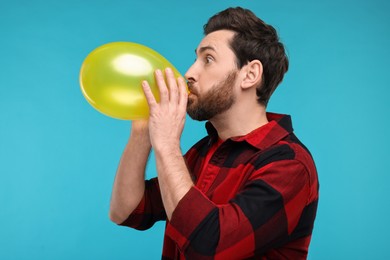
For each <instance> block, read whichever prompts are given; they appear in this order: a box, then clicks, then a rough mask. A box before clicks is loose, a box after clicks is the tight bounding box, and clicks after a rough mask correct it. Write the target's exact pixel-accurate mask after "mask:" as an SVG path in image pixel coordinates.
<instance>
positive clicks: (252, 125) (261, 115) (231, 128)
mask: <svg viewBox="0 0 390 260" xmlns="http://www.w3.org/2000/svg"><path fill="white" fill-rule="evenodd" d="M210 122H211V123H212V125H213V126H214V127H215V129H216V130H217V132H218V136H219V138H221V139H222V140H226V139H228V138H231V137H235V136H243V135H246V134H248V133H250V132H252V131H253V130H255V129H257V128H259V127H261V126H263V125H265V124H267V123H268V119H267V115H266V111H265V107H264V106H260V105H259V106H256V107H255V109H251V110H247V109H246V108H242V109H239V108H237V107H236V108H235V109H230V110H228V111H226V112H225V113H223V114H220V115H217V116H215V117H214V118H212V119H211V120H210Z"/></svg>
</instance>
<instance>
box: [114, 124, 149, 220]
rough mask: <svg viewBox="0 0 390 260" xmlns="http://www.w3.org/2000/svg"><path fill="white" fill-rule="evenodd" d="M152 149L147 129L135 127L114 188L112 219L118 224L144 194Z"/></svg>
mask: <svg viewBox="0 0 390 260" xmlns="http://www.w3.org/2000/svg"><path fill="white" fill-rule="evenodd" d="M138 124H139V123H138ZM144 124H146V123H144ZM133 126H134V123H133ZM150 149H151V145H150V141H149V134H148V132H147V130H145V128H142V129H139V128H138V127H137V128H135V127H133V128H132V132H131V136H130V139H129V142H128V143H127V145H126V148H125V150H124V152H123V155H122V158H121V160H120V163H119V166H118V170H117V173H116V177H115V181H114V185H113V190H112V197H111V203H110V219H111V220H112V221H113V222H115V223H117V224H120V223H122V222H123V221H124V220H126V218H127V217H128V216H129V215H130V214H131V213H132V212H133V210H134V209H135V208H136V207H137V205H138V204H139V202H140V201H141V199H142V197H143V195H144V191H145V168H146V163H147V160H148V157H149V154H150Z"/></svg>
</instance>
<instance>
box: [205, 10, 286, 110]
mask: <svg viewBox="0 0 390 260" xmlns="http://www.w3.org/2000/svg"><path fill="white" fill-rule="evenodd" d="M203 28H204V34H205V35H207V34H209V33H212V32H214V31H218V30H231V31H234V32H235V35H234V37H233V39H232V41H231V42H230V47H231V49H232V50H233V52H234V54H235V55H236V64H237V67H238V68H239V69H241V68H242V67H243V66H244V65H246V64H247V63H248V62H250V61H252V60H259V61H260V62H261V63H262V65H263V79H262V82H261V83H260V85H259V86H257V88H256V95H257V97H258V101H259V103H260V104H263V105H264V106H267V104H268V101H269V99H270V97H271V95H272V93H273V92H274V91H275V89H276V87H277V86H278V85H279V83H280V82H281V81H282V80H283V76H284V74H285V73H286V72H287V70H288V65H289V62H288V58H287V55H286V53H285V49H284V46H283V44H282V43H281V42H280V41H279V37H278V34H277V32H276V30H275V28H274V27H272V26H271V25H268V24H266V23H265V22H264V21H262V20H261V19H260V18H258V17H257V16H256V15H255V14H254V13H253V12H252V11H250V10H248V9H244V8H241V7H235V8H228V9H226V10H224V11H221V12H219V13H217V14H215V15H214V16H212V17H211V18H210V19H209V20H208V22H207V23H206V24H205V25H204V27H203Z"/></svg>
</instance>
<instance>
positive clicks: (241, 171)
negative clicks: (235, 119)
mask: <svg viewBox="0 0 390 260" xmlns="http://www.w3.org/2000/svg"><path fill="white" fill-rule="evenodd" d="M267 117H268V120H269V123H268V124H266V125H264V126H262V127H260V128H258V129H256V130H254V131H253V132H251V133H249V134H247V135H245V136H240V137H234V138H230V139H228V140H226V141H225V142H223V143H222V144H221V145H220V146H218V147H216V143H217V141H218V135H217V132H216V130H215V129H214V128H213V127H212V125H211V124H210V123H207V124H206V127H207V131H208V136H206V137H205V138H203V139H202V140H200V141H199V142H198V143H197V144H195V145H194V146H193V147H192V148H191V149H190V150H189V151H188V152H187V154H186V155H185V159H186V162H187V165H188V169H189V171H190V173H191V175H192V177H193V180H194V183H195V186H194V187H193V188H191V189H190V190H189V192H188V193H187V194H186V195H185V196H184V197H183V199H182V200H181V201H180V202H179V204H178V206H177V207H176V209H175V211H174V212H173V215H172V219H171V221H167V224H166V231H165V237H164V248H163V256H162V258H163V259H185V258H187V259H246V258H252V259H306V257H307V252H308V247H309V243H310V239H311V234H312V230H313V224H314V219H315V216H316V211H317V202H318V189H319V184H318V178H317V172H316V168H315V165H314V162H313V159H312V157H311V155H310V153H309V151H308V150H307V149H306V147H305V146H304V145H303V144H302V143H301V142H300V141H299V140H298V139H297V138H296V136H295V135H294V134H293V129H292V124H291V118H290V116H288V115H279V114H272V113H267ZM211 150H215V152H214V153H213V154H210V151H211ZM206 158H209V160H208V159H206ZM205 163H206V164H207V165H205ZM158 220H166V214H165V211H164V207H163V203H162V199H161V195H160V190H159V186H158V181H157V179H156V178H155V179H152V180H148V181H146V189H145V196H144V198H143V199H142V201H141V202H140V204H139V206H138V207H137V209H135V210H134V212H133V213H132V214H131V215H130V216H129V218H128V219H127V220H126V221H125V222H124V223H122V224H121V225H125V226H130V227H133V228H136V229H139V230H145V229H148V228H150V227H151V226H152V225H153V224H154V223H155V222H156V221H158Z"/></svg>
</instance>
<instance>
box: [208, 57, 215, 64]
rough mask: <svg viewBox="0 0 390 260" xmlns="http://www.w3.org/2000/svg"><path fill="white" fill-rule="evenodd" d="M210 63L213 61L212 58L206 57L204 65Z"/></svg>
mask: <svg viewBox="0 0 390 260" xmlns="http://www.w3.org/2000/svg"><path fill="white" fill-rule="evenodd" d="M212 61H214V59H213V57H211V56H206V63H210V62H212Z"/></svg>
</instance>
